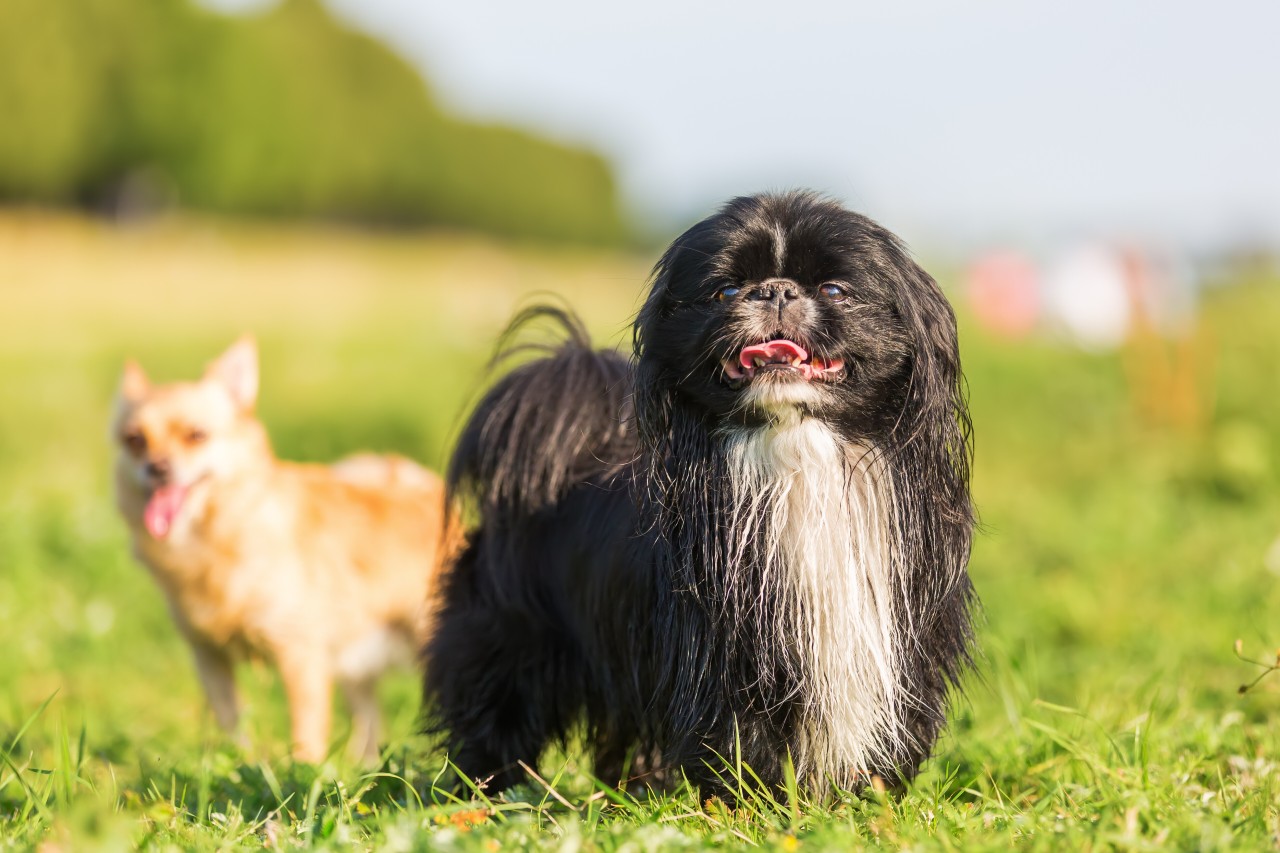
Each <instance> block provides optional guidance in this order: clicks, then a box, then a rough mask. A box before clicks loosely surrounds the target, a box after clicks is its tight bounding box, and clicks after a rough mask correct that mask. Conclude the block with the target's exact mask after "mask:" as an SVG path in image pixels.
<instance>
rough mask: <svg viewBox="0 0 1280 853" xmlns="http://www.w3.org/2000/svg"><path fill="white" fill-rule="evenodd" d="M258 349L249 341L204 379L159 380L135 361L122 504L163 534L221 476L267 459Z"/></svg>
mask: <svg viewBox="0 0 1280 853" xmlns="http://www.w3.org/2000/svg"><path fill="white" fill-rule="evenodd" d="M257 385H258V368H257V354H256V350H255V349H254V346H253V343H252V342H251V341H249V340H248V339H244V340H241V341H239V342H237V343H236V344H234V345H233V346H232V347H231V348H230V349H229V350H227V352H226V353H224V354H223V355H222V356H221V357H220V358H219V359H218V360H217V361H215V362H213V363H212V364H211V365H210V366H209V369H208V371H207V372H206V373H205V375H204V377H203V378H202V379H201V380H199V381H198V382H176V383H172V384H167V385H157V386H153V385H151V383H150V382H149V381H148V379H147V377H146V375H145V374H144V373H143V372H142V369H141V368H140V367H138V366H137V364H135V363H133V362H129V363H128V364H127V365H126V366H125V369H124V374H123V376H122V378H121V382H120V391H119V394H118V396H117V400H116V415H115V420H114V422H113V430H112V434H113V438H114V439H115V441H116V443H117V447H118V455H117V458H116V488H117V490H118V491H119V496H118V497H119V499H120V504H121V507H122V509H123V510H124V511H125V513H126V514H127V515H131V516H135V517H134V518H133V519H132V520H133V521H135V522H137V521H141V522H142V524H143V526H144V527H145V529H146V530H147V532H148V533H150V535H151V536H153V537H155V538H156V539H164V538H166V537H167V536H168V535H169V533H170V531H171V530H172V529H173V528H174V527H175V526H176V525H177V524H178V523H179V522H180V521H181V520H182V519H183V518H184V514H185V513H186V511H187V510H188V508H189V507H190V506H191V505H192V504H194V503H197V502H199V501H200V500H202V499H203V498H204V497H205V496H206V495H205V493H206V492H207V490H208V489H209V487H210V486H212V485H213V484H215V483H216V482H217V481H218V480H223V479H226V478H230V477H234V476H236V475H237V474H239V473H241V472H243V471H244V470H246V469H247V468H248V467H250V466H253V465H258V464H261V454H262V450H263V446H264V441H265V437H264V433H263V431H262V428H261V425H260V423H259V422H258V421H257V419H256V418H255V417H254V416H253V404H254V401H255V398H256V396H257Z"/></svg>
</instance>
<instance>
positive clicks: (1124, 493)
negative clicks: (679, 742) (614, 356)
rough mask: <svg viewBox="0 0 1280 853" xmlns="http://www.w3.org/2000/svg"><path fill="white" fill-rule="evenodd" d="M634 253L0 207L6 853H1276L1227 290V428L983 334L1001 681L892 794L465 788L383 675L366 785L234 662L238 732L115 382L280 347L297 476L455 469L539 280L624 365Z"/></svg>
mask: <svg viewBox="0 0 1280 853" xmlns="http://www.w3.org/2000/svg"><path fill="white" fill-rule="evenodd" d="M645 265H646V264H645V262H644V261H643V260H637V259H633V258H627V257H617V256H610V255H603V254H601V255H584V254H570V253H562V252H548V251H542V250H536V249H532V248H519V247H507V246H501V245H495V244H491V243H488V242H485V241H482V240H477V239H474V238H463V237H448V236H433V237H422V238H408V237H374V236H368V235H359V234H353V233H348V232H344V231H340V230H315V229H296V230H295V229H281V228H270V229H268V228H237V227H233V226H228V225H219V224H210V223H203V222H199V221H184V222H176V223H169V224H164V225H160V226H154V227H149V228H146V229H138V230H116V229H110V228H105V227H103V226H100V225H97V224H94V223H90V222H84V221H80V220H68V219H62V218H57V217H47V216H36V215H26V216H18V215H13V214H9V215H5V216H3V217H0V412H3V414H2V415H0V641H2V642H0V648H3V650H4V651H3V654H0V844H4V845H7V846H11V847H15V848H30V847H35V846H38V845H43V846H44V849H46V850H59V849H63V850H72V849H75V850H79V849H86V848H93V847H101V848H121V847H134V846H141V847H147V848H160V849H162V848H182V849H224V848H240V847H262V846H264V845H265V846H271V847H290V846H301V847H317V848H338V847H342V848H346V847H355V848H368V849H387V850H413V849H428V848H430V849H437V848H440V849H457V850H485V851H489V850H496V849H500V848H513V847H518V848H558V849H598V850H628V851H631V850H650V849H667V848H680V847H691V848H693V847H703V846H707V845H712V844H723V845H727V846H760V847H764V848H768V849H780V850H795V849H798V848H803V849H812V850H821V849H849V848H857V847H870V848H876V847H883V848H889V849H963V850H984V849H1007V848H1009V847H1011V846H1017V847H1020V848H1027V849H1082V850H1111V849H1124V850H1141V849H1161V850H1165V849H1195V850H1210V849H1225V848H1237V849H1258V848H1262V847H1273V846H1276V845H1277V844H1278V843H1280V765H1278V764H1277V762H1280V734H1278V733H1277V731H1278V730H1277V727H1276V726H1275V725H1274V724H1273V716H1274V712H1275V710H1276V707H1277V705H1278V704H1280V692H1277V691H1278V689H1280V678H1273V679H1264V680H1263V681H1262V682H1261V683H1260V684H1259V685H1258V686H1257V687H1255V688H1254V689H1252V690H1250V691H1249V692H1248V693H1246V694H1244V695H1241V694H1239V693H1238V692H1237V688H1238V686H1239V685H1240V684H1242V683H1244V682H1247V681H1249V680H1251V679H1252V678H1253V677H1254V676H1255V675H1256V674H1258V673H1259V672H1260V670H1259V668H1258V667H1257V666H1254V665H1252V664H1249V663H1246V662H1244V661H1242V660H1241V659H1239V658H1237V657H1236V655H1235V653H1234V651H1233V645H1234V643H1235V641H1236V639H1237V638H1240V639H1241V640H1242V641H1243V642H1242V650H1243V653H1244V654H1245V655H1246V656H1248V657H1253V658H1259V659H1261V660H1263V661H1264V662H1269V661H1270V660H1271V659H1272V658H1273V657H1274V651H1273V648H1274V646H1276V645H1277V644H1280V624H1278V620H1277V619H1276V618H1275V614H1277V613H1278V612H1280V590H1278V589H1277V586H1278V583H1277V578H1276V574H1275V572H1276V571H1280V558H1275V557H1273V558H1272V560H1271V562H1272V565H1273V568H1272V569H1271V570H1269V569H1268V568H1267V562H1268V559H1267V557H1266V554H1267V552H1268V548H1269V547H1270V546H1271V543H1272V542H1273V541H1274V540H1275V539H1276V538H1277V535H1280V489H1278V488H1277V486H1280V380H1278V379H1277V374H1276V367H1275V365H1276V364H1280V337H1278V336H1277V335H1276V334H1275V331H1274V330H1275V329H1276V328H1277V327H1278V326H1280V282H1277V281H1275V280H1270V281H1268V280H1263V279H1261V278H1260V279H1259V280H1256V281H1247V282H1241V283H1237V285H1236V286H1233V287H1230V288H1222V289H1220V290H1217V291H1215V292H1213V294H1212V295H1211V297H1210V299H1209V301H1208V303H1207V305H1206V311H1205V317H1204V329H1205V340H1206V341H1210V342H1211V343H1206V344H1205V345H1204V347H1203V349H1202V351H1201V353H1200V355H1199V359H1200V361H1201V362H1202V363H1204V364H1210V365H1212V371H1211V376H1210V378H1209V379H1206V381H1205V383H1204V390H1203V392H1202V393H1203V397H1204V400H1205V406H1206V411H1207V414H1206V416H1205V417H1204V418H1203V419H1202V420H1201V421H1200V422H1199V423H1198V424H1196V425H1194V426H1191V427H1185V428H1173V427H1170V426H1167V425H1165V426H1162V425H1160V424H1159V423H1157V422H1154V421H1152V420H1151V419H1150V418H1144V417H1142V416H1140V415H1139V414H1138V412H1137V410H1136V407H1135V404H1134V402H1133V400H1132V396H1133V395H1132V394H1131V393H1130V390H1129V388H1130V383H1129V380H1127V379H1126V375H1127V374H1126V361H1125V360H1124V358H1122V357H1120V356H1117V355H1114V354H1101V355H1095V354H1085V353H1080V352H1077V351H1074V350H1071V349H1069V348H1066V347H1064V346H1062V345H1059V344H1057V343H1054V342H1052V341H1039V342H1033V343H1021V344H1010V343H1003V342H1000V341H996V340H992V339H989V338H986V337H984V336H983V335H982V334H981V333H980V331H979V330H977V329H976V328H974V327H973V325H972V324H970V323H967V322H966V323H964V326H965V328H964V330H963V335H964V342H965V354H964V355H965V362H966V368H967V373H968V376H969V383H970V388H971V396H972V405H973V412H974V420H975V428H976V434H977V443H978V447H977V450H978V455H977V465H976V470H975V478H974V486H975V490H976V494H977V500H978V503H979V506H980V508H981V511H982V516H983V522H984V530H983V533H982V535H981V536H980V537H979V538H978V541H977V543H976V546H975V550H974V556H973V562H972V573H973V576H974V580H975V582H976V584H977V587H978V590H979V592H980V593H981V595H982V598H983V601H984V604H985V610H984V615H983V622H982V628H981V642H982V648H983V651H984V657H983V660H982V665H981V669H980V672H979V674H978V675H976V676H975V677H974V678H973V679H972V680H971V681H970V683H969V685H968V689H967V693H966V698H965V699H964V700H963V701H962V702H960V703H959V704H958V705H957V707H956V709H955V713H954V715H953V721H952V723H951V727H950V729H949V732H948V734H947V735H946V737H945V738H944V739H943V741H942V742H941V743H940V745H939V748H938V751H937V754H936V757H935V758H934V759H933V761H931V762H930V763H929V765H928V766H927V769H926V771H925V772H924V773H923V774H922V775H921V776H920V778H919V779H918V780H917V781H916V782H915V784H913V785H912V787H911V788H910V790H909V791H907V792H906V793H905V794H903V795H901V796H896V797H895V796H889V797H885V796H880V795H876V794H874V792H872V793H868V794H866V795H864V796H853V795H849V796H845V797H842V798H839V799H838V800H836V801H832V802H825V803H814V802H809V801H807V800H806V799H805V798H804V796H803V794H802V793H801V792H796V791H793V792H791V793H790V794H788V795H787V796H783V797H781V798H780V799H778V800H774V799H772V798H770V797H767V796H764V795H762V794H760V793H759V792H758V791H755V792H754V793H753V790H754V789H753V788H752V786H751V785H750V781H751V780H750V775H749V770H746V769H744V770H743V771H742V772H743V775H744V777H745V778H744V779H743V780H742V782H743V785H744V788H745V790H746V791H747V794H746V796H745V797H744V799H743V800H742V802H740V803H739V805H738V807H737V808H736V809H733V810H730V809H729V808H727V807H726V806H725V805H724V804H722V803H719V802H717V801H710V802H704V801H702V800H701V799H700V798H699V797H697V796H694V795H693V794H692V793H691V792H681V793H677V794H673V795H669V796H664V797H651V798H650V797H645V798H639V799H635V798H631V797H628V796H625V795H622V794H619V793H617V792H615V791H611V790H608V789H602V788H600V787H598V786H597V785H596V784H595V783H593V781H592V780H591V779H590V777H589V776H587V775H586V774H585V773H584V769H585V768H584V767H583V766H582V763H581V758H582V756H581V755H579V754H578V753H577V752H576V751H575V750H572V749H571V750H569V752H568V753H567V754H565V755H552V756H548V757H547V758H546V759H545V760H544V761H543V762H542V764H541V765H540V772H541V773H542V774H543V775H542V777H541V778H539V779H537V780H533V779H531V781H530V782H529V783H528V784H526V785H524V786H523V787H522V788H520V789H518V790H517V791H516V792H514V794H512V795H511V796H508V797H505V798H500V799H497V800H489V799H486V798H484V797H483V796H482V795H480V796H475V797H470V798H466V799H454V798H450V797H449V796H447V795H445V794H444V793H443V792H440V791H438V790H435V789H433V786H432V781H433V779H435V778H437V776H438V774H439V773H440V772H441V771H442V769H443V767H444V761H445V758H444V756H443V755H442V754H441V753H440V751H439V750H438V749H437V748H436V745H435V744H433V743H431V742H429V741H427V740H424V739H423V738H420V737H418V736H416V735H415V721H416V715H417V710H418V709H417V706H416V692H417V686H416V683H415V680H414V678H413V677H412V675H410V674H405V675H403V676H400V677H397V678H393V679H390V680H389V681H388V682H387V683H386V684H385V685H384V690H383V693H384V700H385V705H386V707H387V709H388V712H389V716H390V721H389V729H390V733H391V738H390V741H389V743H388V746H387V749H386V753H385V760H384V762H383V764H382V766H381V767H380V768H379V770H378V771H377V772H376V773H368V772H364V771H361V770H359V769H358V768H354V767H351V766H349V765H347V764H346V763H344V761H343V760H342V759H341V750H340V749H337V748H336V747H335V758H334V759H333V760H332V761H331V762H329V763H328V764H326V765H324V766H322V767H310V766H299V765H295V764H293V763H291V762H290V761H289V760H288V758H287V757H286V753H285V748H284V745H285V743H286V726H285V712H284V704H283V698H282V695H281V691H280V688H279V685H278V683H277V681H276V679H275V678H274V676H273V675H272V673H271V672H270V671H269V670H266V669H263V668H250V669H247V670H245V671H244V672H243V673H242V675H243V678H242V686H243V688H244V691H243V692H244V694H245V696H246V699H247V701H248V703H249V707H248V724H249V736H250V741H251V745H250V746H249V747H247V748H239V747H235V746H233V745H231V744H228V743H226V742H225V741H224V740H223V739H222V738H221V737H220V736H219V735H218V734H217V732H216V731H215V729H214V727H213V725H212V722H211V721H210V720H209V718H208V714H207V713H206V712H205V711H204V710H203V705H202V700H201V697H200V695H199V690H198V687H197V685H196V681H195V677H194V673H193V671H192V668H191V666H190V664H189V662H188V660H187V655H186V651H185V649H184V647H183V645H182V643H181V641H180V640H179V639H178V637H177V635H176V633H175V631H174V629H173V628H172V626H171V625H170V623H169V620H168V617H167V615H166V613H165V610H164V606H163V603H162V601H161V598H160V595H159V593H158V592H157V591H156V590H155V589H154V588H153V586H152V584H151V583H150V581H149V580H148V579H147V577H146V576H145V574H144V573H143V572H142V571H141V570H140V569H139V568H138V567H137V566H135V565H134V564H133V562H132V561H131V559H130V557H129V555H128V551H127V544H126V539H125V535H124V531H123V529H122V526H121V524H120V523H119V522H118V520H117V519H116V517H115V515H114V511H113V509H112V504H111V500H110V494H109V485H108V483H109V478H108V469H109V459H110V448H109V444H108V441H107V437H106V420H107V415H108V412H109V408H110V401H111V397H112V393H113V388H114V385H115V382H116V378H117V375H118V371H119V369H120V365H121V362H122V360H123V358H124V357H125V356H126V355H133V356H137V357H138V358H139V359H140V360H141V361H142V363H143V364H144V365H145V366H146V367H147V368H148V369H149V370H150V371H151V372H152V374H153V375H155V376H157V377H158V378H161V379H168V378H178V377H184V376H190V375H192V374H193V373H194V372H196V371H197V370H198V369H199V368H200V366H201V365H202V364H203V363H204V361H206V360H207V359H209V358H210V357H212V356H213V355H214V354H216V353H217V352H218V351H220V349H221V348H222V347H224V346H226V344H227V343H229V342H230V341H231V340H232V339H233V338H234V337H235V336H236V335H237V334H239V333H240V332H241V331H244V330H251V331H253V332H254V333H255V334H257V336H258V337H259V339H260V342H261V344H262V349H263V359H264V377H263V389H264V390H263V406H262V411H263V417H264V419H265V420H266V421H267V423H268V425H269V427H270V429H271V432H272V435H273V437H274V439H275V441H276V445H277V449H278V451H279V452H280V454H281V455H282V456H286V457H292V458H308V459H326V458H332V457H334V456H337V455H340V454H342V453H345V452H348V451H352V450H356V449H360V448H377V449H386V450H398V451H401V452H405V453H409V454H411V455H413V456H416V457H418V458H420V459H423V460H425V461H427V462H428V463H430V464H433V465H439V464H440V463H441V462H442V461H443V459H444V458H445V456H446V454H447V451H448V445H449V440H450V436H451V434H452V431H453V430H454V429H455V428H456V426H457V424H458V419H459V418H460V417H461V415H462V414H463V412H464V411H465V407H466V405H467V402H468V401H469V400H471V399H473V398H474V395H475V393H476V392H477V390H478V388H479V383H481V382H482V376H483V362H484V359H485V358H486V356H487V354H488V349H489V347H490V345H491V342H492V341H493V339H494V337H495V335H496V333H497V332H498V330H499V329H500V327H501V326H502V324H503V322H504V321H505V319H506V318H507V316H509V315H510V314H511V313H512V311H513V309H514V307H515V306H516V304H517V303H518V302H519V300H520V299H522V298H524V297H526V296H527V295H528V294H530V293H532V292H535V291H542V290H549V291H555V292H558V293H561V294H563V295H565V296H566V297H568V298H569V299H570V300H571V301H572V302H573V303H574V304H575V305H576V306H578V307H579V308H580V310H582V312H583V313H584V314H585V316H586V317H587V319H588V323H589V325H591V327H592V328H593V329H594V330H595V332H596V333H597V335H598V336H599V337H600V339H601V340H604V341H619V340H622V339H623V337H624V335H625V331H626V328H625V327H626V319H627V317H628V315H629V314H630V312H631V311H632V310H634V308H635V306H636V300H637V297H638V295H639V293H640V291H641V288H642V284H643V279H644V275H645Z"/></svg>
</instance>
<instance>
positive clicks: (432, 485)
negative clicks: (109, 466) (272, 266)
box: [114, 339, 449, 762]
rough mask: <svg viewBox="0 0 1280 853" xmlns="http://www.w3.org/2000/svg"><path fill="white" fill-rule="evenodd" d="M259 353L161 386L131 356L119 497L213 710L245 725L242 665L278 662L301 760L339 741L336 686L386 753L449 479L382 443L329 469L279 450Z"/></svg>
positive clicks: (423, 621)
mask: <svg viewBox="0 0 1280 853" xmlns="http://www.w3.org/2000/svg"><path fill="white" fill-rule="evenodd" d="M257 393H258V361H257V350H256V349H255V347H254V345H253V342H252V341H251V340H249V339H242V340H241V341H239V342H238V343H236V344H234V345H233V346H232V347H231V348H230V349H229V350H227V352H226V353H225V354H223V355H222V356H221V357H220V358H219V359H217V360H216V361H215V362H213V363H212V364H211V365H210V366H209V368H208V370H207V371H206V373H205V375H204V378H202V379H201V380H200V381H198V382H182V383H174V384H169V385H160V386H153V385H151V383H150V382H149V381H148V380H147V377H146V375H145V374H144V373H143V372H142V369H141V368H140V367H138V366H137V365H136V364H134V363H133V362H130V363H128V364H127V365H126V367H125V370H124V376H123V379H122V380H121V383H120V392H119V396H118V400H117V404H116V416H115V421H114V435H115V436H116V439H117V441H118V442H119V455H118V457H117V461H116V472H115V480H116V498H117V503H118V506H119V508H120V512H121V513H122V514H123V516H124V518H125V521H126V522H127V523H128V525H129V530H130V532H131V534H132V537H133V550H134V554H135V555H136V556H137V558H138V559H139V560H140V561H141V562H142V563H143V564H144V565H145V566H146V567H147V568H148V569H150V570H151V573H152V575H153V576H154V577H155V579H156V581H157V582H158V583H159V585H160V588H161V589H162V590H163V591H164V594H165V596H166V597H167V598H168V601H169V608H170V611H171V612H172V614H173V618H174V621H175V622H176V623H177V625H178V628H179V629H180V630H181V632H182V634H183V636H185V637H186V639H187V641H188V643H190V645H191V649H192V652H193V653H194V656H195V663H196V669H197V670H198V672H199V675H200V682H201V684H202V685H203V686H204V690H205V693H206V694H207V696H208V698H209V703H210V705H211V706H212V707H213V712H214V716H215V717H216V718H217V721H218V723H219V724H220V725H222V726H223V727H224V728H225V729H228V730H234V729H235V728H236V727H237V720H238V716H239V711H238V703H237V699H236V689H235V680H234V674H233V671H232V669H233V663H234V662H235V660H236V659H237V658H239V657H244V656H256V657H262V658H265V659H267V660H269V661H271V662H273V663H274V664H275V665H276V666H277V667H278V668H279V670H280V674H281V677H282V679H283V682H284V688H285V692H286V694H287V695H288V700H289V708H290V716H291V721H292V732H293V748H294V754H295V755H296V757H297V758H299V759H301V760H304V761H311V762H315V761H320V760H322V759H323V758H324V757H325V755H326V754H327V751H328V748H329V730H330V726H331V708H332V694H333V684H334V682H335V681H336V682H338V683H340V684H341V686H342V687H343V689H344V692H345V694H346V698H347V701H348V704H349V705H350V707H351V711H352V717H353V722H352V740H351V750H352V752H353V753H355V754H356V755H357V756H358V757H359V758H361V759H363V760H370V759H373V758H376V757H377V754H378V716H379V715H378V704H377V698H376V696H375V692H374V688H375V682H376V680H377V678H378V676H379V675H380V674H381V673H382V671H383V670H384V669H386V667H387V666H388V665H389V664H391V663H392V662H393V661H395V660H396V659H398V658H399V659H403V660H405V661H406V662H408V661H411V660H412V658H413V652H414V651H416V649H417V648H419V647H420V645H421V643H422V642H423V641H424V640H425V636H426V627H427V607H428V601H427V595H428V591H429V588H430V586H431V584H432V583H433V581H434V579H435V577H436V575H437V574H438V571H437V569H438V567H439V565H440V564H441V561H442V559H443V558H444V556H445V552H446V550H447V548H448V547H449V545H448V541H447V536H446V535H445V533H444V530H445V528H444V516H445V512H444V493H445V488H444V484H443V482H441V480H440V478H438V477H437V476H436V475H434V474H432V473H430V472H429V471H426V470H425V469H422V468H420V467H418V466H417V465H415V464H414V463H412V462H410V461H409V460H407V459H401V458H397V457H382V456H374V455H370V454H365V455H360V456H356V457H352V458H351V459H349V460H347V461H345V462H342V463H339V464H338V465H336V466H334V467H332V468H327V467H324V466H320V465H298V464H292V463H288V462H281V461H278V460H277V459H276V458H275V456H274V455H273V454H272V452H271V446H270V443H269V441H268V439H267V433H266V430H265V429H264V428H263V426H262V423H261V422H260V421H259V420H258V419H257V418H255V417H254V414H253V409H254V403H255V401H256V399H257Z"/></svg>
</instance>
